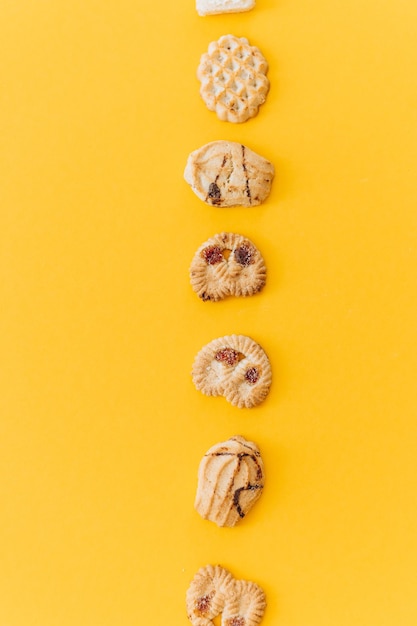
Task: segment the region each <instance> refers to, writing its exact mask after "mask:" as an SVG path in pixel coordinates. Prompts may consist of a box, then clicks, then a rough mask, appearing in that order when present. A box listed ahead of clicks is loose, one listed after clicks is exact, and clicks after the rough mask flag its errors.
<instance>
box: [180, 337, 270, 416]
mask: <svg viewBox="0 0 417 626" xmlns="http://www.w3.org/2000/svg"><path fill="white" fill-rule="evenodd" d="M191 375H192V379H193V382H194V385H195V386H196V388H197V389H198V390H199V391H201V392H202V393H203V394H205V395H207V396H224V398H226V400H227V401H228V402H230V403H231V404H232V405H233V406H237V407H238V408H248V409H250V408H252V407H255V406H257V405H259V404H260V403H261V402H263V400H265V398H266V397H267V395H268V393H269V390H270V387H271V382H272V372H271V365H270V363H269V359H268V357H267V355H266V353H265V351H264V350H263V349H262V348H261V346H260V345H259V344H258V343H256V341H254V340H253V339H251V338H250V337H247V336H246V335H228V336H225V337H219V338H218V339H213V341H211V342H210V343H208V344H207V345H206V346H204V347H203V348H202V349H201V350H200V352H199V353H198V354H197V356H196V357H195V360H194V364H193V368H192V373H191Z"/></svg>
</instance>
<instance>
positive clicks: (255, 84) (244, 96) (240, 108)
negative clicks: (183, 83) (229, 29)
mask: <svg viewBox="0 0 417 626" xmlns="http://www.w3.org/2000/svg"><path fill="white" fill-rule="evenodd" d="M267 71H268V63H267V62H266V60H265V58H264V56H263V55H262V53H261V52H260V50H259V49H258V48H256V47H255V46H251V45H250V44H249V41H248V40H247V39H245V38H244V37H235V36H234V35H223V36H222V37H220V39H219V40H218V41H213V42H212V43H210V45H209V47H208V51H207V52H206V53H204V54H203V55H202V57H201V60H200V64H199V66H198V69H197V77H198V79H199V80H200V82H201V87H200V94H201V97H202V98H203V100H204V102H205V103H206V105H207V108H208V109H209V110H210V111H215V112H216V113H217V116H218V117H219V119H221V120H223V121H228V122H235V123H240V122H246V120H248V119H249V118H251V117H254V116H255V115H256V114H257V113H258V109H259V107H260V105H261V104H263V103H264V102H265V100H266V96H267V94H268V91H269V80H268V78H267V76H266V73H267Z"/></svg>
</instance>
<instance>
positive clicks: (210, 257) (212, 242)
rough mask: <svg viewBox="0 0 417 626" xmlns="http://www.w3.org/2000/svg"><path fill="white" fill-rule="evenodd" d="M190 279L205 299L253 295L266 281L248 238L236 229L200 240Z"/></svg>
mask: <svg viewBox="0 0 417 626" xmlns="http://www.w3.org/2000/svg"><path fill="white" fill-rule="evenodd" d="M190 282H191V286H192V288H193V290H194V291H195V292H196V294H197V295H198V296H199V298H201V299H202V300H204V301H208V300H211V301H213V302H216V301H217V300H222V299H223V298H226V297H227V296H253V295H254V294H256V293H259V291H261V289H262V288H263V287H264V285H265V282H266V266H265V262H264V260H263V258H262V255H261V253H260V252H259V250H258V249H257V247H256V246H255V245H254V244H253V243H252V242H251V241H250V240H249V239H247V238H246V237H244V236H243V235H239V234H236V233H219V234H217V235H214V236H213V237H211V238H210V239H208V240H207V241H205V242H204V243H203V244H201V246H200V247H199V248H198V250H197V252H196V253H195V255H194V258H193V260H192V262H191V266H190Z"/></svg>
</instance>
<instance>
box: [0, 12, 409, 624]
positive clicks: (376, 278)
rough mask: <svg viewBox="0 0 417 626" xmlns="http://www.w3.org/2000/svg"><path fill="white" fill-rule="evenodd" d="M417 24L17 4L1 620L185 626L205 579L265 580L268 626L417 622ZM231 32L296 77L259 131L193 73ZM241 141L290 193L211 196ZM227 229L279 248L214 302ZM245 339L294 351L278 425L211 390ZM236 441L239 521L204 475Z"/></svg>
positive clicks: (355, 15)
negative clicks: (190, 172)
mask: <svg viewBox="0 0 417 626" xmlns="http://www.w3.org/2000/svg"><path fill="white" fill-rule="evenodd" d="M416 23H417V5H416V3H415V2H413V1H411V0H395V1H394V0H350V1H349V2H339V1H336V0H314V2H312V1H311V0H305V1H304V2H289V1H287V2H274V1H273V0H258V3H257V6H256V8H255V9H254V10H252V11H250V12H247V13H245V14H239V15H223V16H215V17H206V18H202V17H199V16H198V15H197V13H196V11H195V7H194V3H193V1H192V0H187V2H168V0H160V1H159V2H150V1H145V0H136V1H133V0H119V1H118V2H115V1H114V0H108V1H106V2H98V0H72V1H71V2H62V1H59V0H58V1H57V0H38V1H34V0H16V1H14V2H13V1H11V0H3V2H1V6H0V58H1V64H0V86H1V87H0V90H1V91H0V105H1V106H0V214H1V227H0V250H1V266H0V272H1V287H0V289H1V293H0V296H1V297H0V311H1V312H0V324H1V327H0V341H1V359H0V363H1V365H0V368H1V383H0V384H1V393H0V473H1V481H0V626H35V625H36V626H75V625H76V626H115V625H116V624H117V625H123V626H134V625H135V626H136V625H137V624H149V625H150V626H157V625H161V624H176V625H184V626H186V624H188V623H189V622H188V619H187V615H186V610H185V591H186V589H187V587H188V584H189V582H190V580H191V579H192V577H193V576H194V574H195V572H196V571H197V570H198V568H200V567H201V566H203V565H206V564H207V563H221V564H222V565H224V566H225V567H227V568H229V569H230V570H231V572H232V573H233V574H234V575H235V576H236V577H242V578H247V579H251V580H254V581H255V582H257V583H258V584H260V585H261V586H262V587H263V588H264V589H265V592H266V594H267V599H268V607H267V610H266V613H265V617H264V621H263V624H264V626H272V625H274V626H275V625H276V626H352V625H354V626H373V625H375V626H412V625H413V624H416V623H417V594H416V582H417V580H416V566H417V507H416V489H417V473H416V469H417V467H416V466H417V461H416V458H417V442H416V435H417V425H416V408H417V385H416V367H417V357H416V353H417V331H416V313H417V295H416V270H417V232H416V227H417V217H416V216H417V211H416V205H417V186H416V173H415V172H416V162H417V80H416V67H417V47H416V30H417V29H416ZM228 33H232V34H235V35H237V36H240V37H247V38H248V39H249V40H250V42H251V44H253V45H257V46H258V47H259V48H260V49H261V50H262V52H263V54H264V55H265V57H266V58H267V60H268V62H269V67H270V69H269V78H270V81H271V90H270V93H269V95H268V98H267V101H266V103H265V104H264V105H263V106H262V108H261V110H260V112H259V115H258V116H257V117H256V118H254V119H252V120H250V121H248V122H246V123H245V124H241V125H233V124H228V123H224V122H220V121H219V120H218V119H217V117H216V115H215V114H214V113H212V112H209V111H208V110H207V109H206V107H205V105H204V103H203V101H202V100H201V99H200V96H199V84H198V81H197V79H196V76H195V72H196V68H197V65H198V61H199V58H200V55H201V54H202V53H203V52H204V51H205V50H206V49H207V46H208V44H209V42H210V41H213V40H216V39H218V38H219V37H220V36H221V35H223V34H228ZM216 139H228V140H232V141H239V142H242V143H244V144H245V145H247V146H248V147H250V148H252V149H253V150H255V151H257V152H259V153H260V154H262V155H263V156H265V157H266V158H268V159H270V160H271V161H272V162H273V163H274V165H275V167H276V171H277V176H276V179H275V181H274V185H273V190H272V193H271V196H270V198H269V199H268V201H267V202H266V203H265V204H264V205H262V206H261V207H257V208H251V209H243V208H233V209H227V210H226V209H218V208H213V207H209V206H207V205H205V204H204V203H203V202H201V201H200V200H199V199H198V198H197V197H196V196H195V195H194V194H193V193H192V191H191V189H190V188H189V186H188V185H187V184H186V183H185V181H184V180H183V170H184V166H185V162H186V159H187V156H188V154H189V152H191V151H192V150H194V149H196V148H198V147H200V146H201V145H203V144H205V143H207V142H209V141H213V140H216ZM221 231H231V232H238V233H242V234H244V235H246V236H247V237H249V238H251V239H252V240H253V241H254V242H255V243H256V245H258V246H259V248H260V249H261V251H262V253H263V256H264V258H265V260H266V263H267V266H268V282H267V286H266V287H265V289H264V291H263V292H262V293H261V294H260V295H258V296H256V297H253V298H250V299H228V300H226V301H224V302H219V303H210V302H208V303H204V302H202V301H200V300H199V299H198V298H197V297H196V295H195V294H194V293H193V292H192V290H191V287H190V284H189V280H188V268H189V264H190V261H191V259H192V256H193V254H194V252H195V250H196V249H197V248H198V246H199V245H200V244H201V243H202V242H203V241H205V240H206V239H207V238H208V237H210V236H211V235H214V234H215V233H217V232H221ZM231 333H242V334H247V335H250V336H251V337H253V338H254V339H255V340H256V341H258V342H259V343H261V345H262V346H263V347H264V348H265V350H266V351H267V353H268V355H269V357H270V360H271V363H272V367H273V375H274V380H273V386H272V389H271V393H270V395H269V397H268V399H267V400H266V401H265V402H264V404H262V405H261V406H260V407H259V408H257V409H254V410H246V411H245V410H242V411H241V410H238V409H236V408H234V407H232V406H231V405H229V404H228V403H227V402H226V401H225V400H224V399H223V398H208V397H205V396H203V395H202V394H201V393H199V392H198V391H197V390H196V389H195V388H194V386H193V384H192V381H191V377H190V370H191V365H192V362H193V359H194V356H195V354H196V353H197V352H198V350H199V349H200V348H201V347H202V346H203V345H204V344H206V343H207V342H209V341H210V340H212V339H214V338H215V337H220V336H222V335H226V334H231ZM235 434H241V435H243V436H245V437H246V438H248V439H251V440H254V441H256V442H257V443H258V445H259V447H260V449H261V452H262V456H263V459H264V464H265V470H266V487H265V491H264V494H263V495H262V498H261V499H260V501H259V502H258V503H257V505H256V507H255V508H254V509H253V511H251V513H250V515H248V517H247V518H246V519H244V520H243V521H242V523H241V524H240V525H239V526H237V527H235V528H233V529H221V528H220V529H219V528H217V527H216V526H215V525H214V524H212V523H211V522H208V521H204V520H202V519H201V518H200V517H199V515H198V514H197V513H196V512H195V510H194V508H193V501H194V494H195V489H196V475H197V468H198V464H199V462H200V459H201V457H202V456H203V454H204V453H205V452H206V450H207V449H208V448H209V447H210V446H212V445H213V444H215V443H217V442H219V441H222V440H224V439H227V438H228V437H230V436H232V435H235Z"/></svg>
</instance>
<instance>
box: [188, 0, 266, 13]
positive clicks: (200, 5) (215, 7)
mask: <svg viewBox="0 0 417 626" xmlns="http://www.w3.org/2000/svg"><path fill="white" fill-rule="evenodd" d="M254 6H255V0H196V9H197V13H198V14H199V15H218V14H219V13H241V12H242V11H249V10H250V9H253V7H254Z"/></svg>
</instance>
